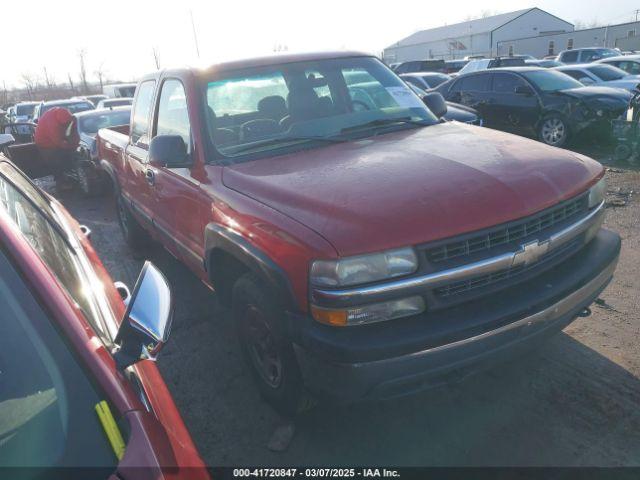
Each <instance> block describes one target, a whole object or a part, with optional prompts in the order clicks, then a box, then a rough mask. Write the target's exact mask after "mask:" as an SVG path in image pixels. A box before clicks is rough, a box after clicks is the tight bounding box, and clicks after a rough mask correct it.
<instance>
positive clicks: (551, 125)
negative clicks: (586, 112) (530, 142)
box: [538, 114, 571, 148]
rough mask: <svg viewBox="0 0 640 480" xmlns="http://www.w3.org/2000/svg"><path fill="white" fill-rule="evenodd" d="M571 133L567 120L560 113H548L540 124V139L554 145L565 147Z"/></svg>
mask: <svg viewBox="0 0 640 480" xmlns="http://www.w3.org/2000/svg"><path fill="white" fill-rule="evenodd" d="M570 133H571V132H570V131H569V126H568V125H567V121H566V120H565V119H564V118H563V117H562V116H561V115H558V114H551V115H547V116H546V117H544V118H543V119H542V120H541V121H540V125H539V126H538V140H540V141H541V142H542V143H546V144H547V145H551V146H552V147H558V148H562V147H564V146H565V145H566V144H567V142H568V141H569V136H570Z"/></svg>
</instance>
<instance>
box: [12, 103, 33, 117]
mask: <svg viewBox="0 0 640 480" xmlns="http://www.w3.org/2000/svg"><path fill="white" fill-rule="evenodd" d="M35 108H36V105H35V104H20V105H16V115H21V116H22V115H26V116H29V115H33V110H34V109H35Z"/></svg>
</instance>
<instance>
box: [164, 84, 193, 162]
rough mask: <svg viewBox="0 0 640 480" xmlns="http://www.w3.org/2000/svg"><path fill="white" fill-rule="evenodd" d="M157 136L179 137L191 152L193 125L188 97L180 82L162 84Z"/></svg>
mask: <svg viewBox="0 0 640 480" xmlns="http://www.w3.org/2000/svg"><path fill="white" fill-rule="evenodd" d="M156 135H179V136H181V137H182V139H183V140H184V143H185V145H186V146H187V151H188V152H189V153H190V151H191V125H190V123H189V111H188V110H187V97H186V95H185V92H184V86H183V85H182V82H181V81H180V80H175V79H170V80H166V81H165V82H164V83H163V84H162V91H161V92H160V104H159V106H158V123H157V125H156Z"/></svg>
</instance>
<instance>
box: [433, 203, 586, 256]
mask: <svg viewBox="0 0 640 480" xmlns="http://www.w3.org/2000/svg"><path fill="white" fill-rule="evenodd" d="M586 210H587V197H586V196H585V195H581V196H580V197H578V198H576V199H573V200H570V201H568V202H565V203H563V204H561V205H556V206H555V207H551V208H549V209H547V210H545V211H543V212H540V213H538V214H535V215H532V216H531V217H527V218H524V219H520V220H516V221H514V222H510V223H507V224H505V225H503V226H501V227H496V228H495V229H492V230H491V231H489V232H486V233H483V234H478V235H475V236H474V235H472V236H471V237H470V238H468V239H466V240H461V241H452V242H448V243H445V244H444V245H440V246H438V247H434V248H431V249H428V250H427V251H426V254H427V258H428V260H429V261H430V262H432V263H439V262H444V261H447V260H452V259H456V258H460V257H464V256H467V255H471V254H474V253H477V252H481V251H485V250H490V249H492V248H494V247H498V246H501V245H505V244H508V243H510V242H513V241H517V240H520V239H522V238H526V237H528V236H529V235H533V234H535V233H538V232H541V231H543V230H546V229H547V228H550V227H553V226H554V225H557V224H559V223H562V222H565V221H567V220H569V219H571V218H573V217H577V216H578V215H579V214H581V213H583V212H586Z"/></svg>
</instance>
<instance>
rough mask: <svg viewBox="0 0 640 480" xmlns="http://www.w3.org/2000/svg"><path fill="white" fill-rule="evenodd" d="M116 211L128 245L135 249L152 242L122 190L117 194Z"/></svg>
mask: <svg viewBox="0 0 640 480" xmlns="http://www.w3.org/2000/svg"><path fill="white" fill-rule="evenodd" d="M116 212H117V214H118V223H119V224H120V230H121V231H122V236H123V237H124V240H125V242H127V245H129V246H130V247H131V248H133V249H134V250H139V249H140V248H142V247H143V246H145V245H147V244H148V243H149V242H150V238H149V235H148V234H147V232H146V231H145V230H144V228H142V226H141V225H140V223H138V220H136V218H135V217H134V216H133V214H132V213H131V209H130V207H129V205H128V204H127V201H126V200H125V198H124V197H123V196H122V193H120V192H118V193H117V195H116Z"/></svg>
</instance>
